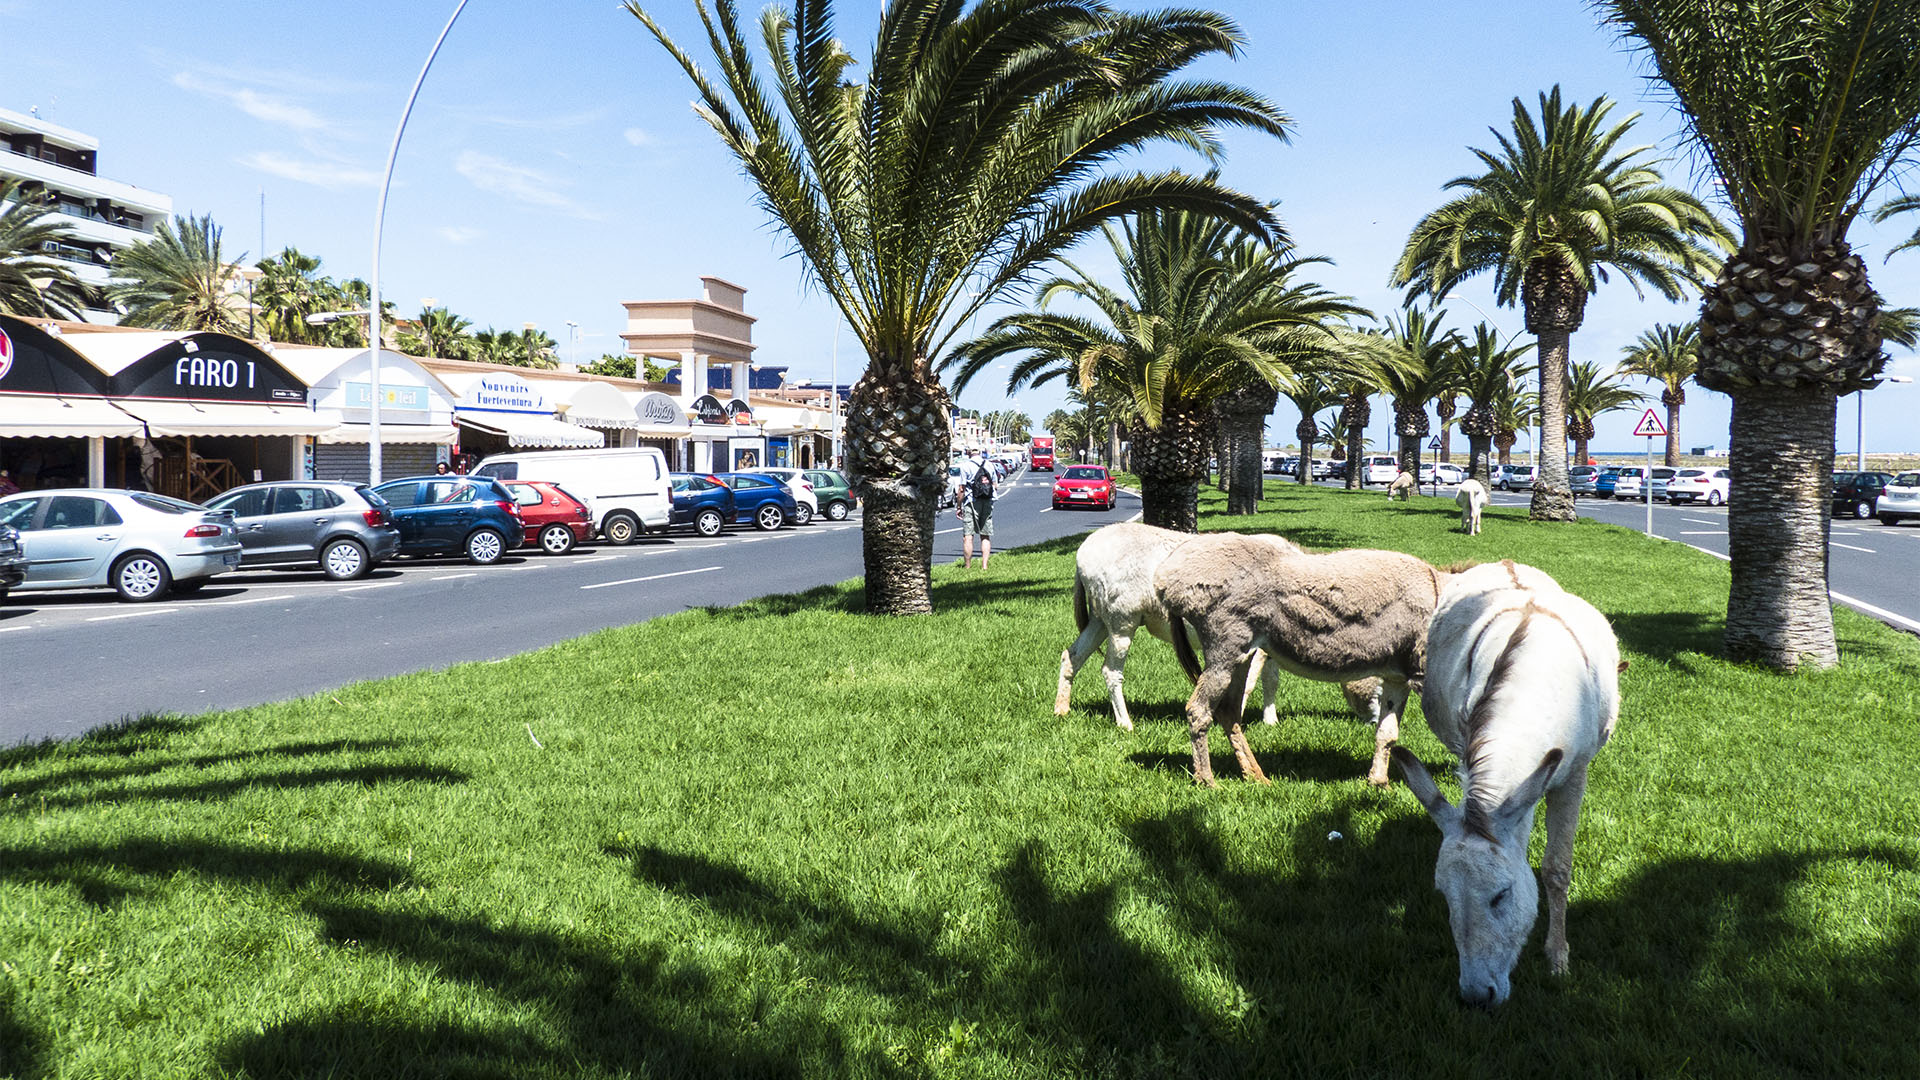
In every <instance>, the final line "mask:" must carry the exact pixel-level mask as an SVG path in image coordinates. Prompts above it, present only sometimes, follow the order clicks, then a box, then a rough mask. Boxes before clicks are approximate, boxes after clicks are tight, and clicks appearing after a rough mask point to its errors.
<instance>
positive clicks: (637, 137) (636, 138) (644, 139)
mask: <svg viewBox="0 0 1920 1080" xmlns="http://www.w3.org/2000/svg"><path fill="white" fill-rule="evenodd" d="M621 134H622V135H625V136H626V137H627V142H629V143H631V144H633V145H634V146H659V145H660V140H659V139H657V138H655V137H654V136H652V135H649V134H647V133H646V132H645V131H642V130H641V129H639V128H637V127H631V128H628V129H627V130H625V131H623V132H621Z"/></svg>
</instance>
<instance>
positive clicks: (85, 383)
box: [0, 315, 107, 397]
mask: <svg viewBox="0 0 1920 1080" xmlns="http://www.w3.org/2000/svg"><path fill="white" fill-rule="evenodd" d="M106 392H107V377H106V375H105V374H103V373H102V372H101V371H100V369H99V368H96V367H94V366H93V365H92V364H89V363H87V361H86V360H85V359H84V358H82V357H79V356H76V355H75V354H74V352H73V349H72V348H71V347H69V346H68V345H66V344H64V343H63V342H61V341H60V340H59V339H58V338H55V337H54V336H53V335H52V334H49V333H47V332H46V331H45V330H42V329H40V328H39V327H37V326H35V325H33V324H32V323H30V322H24V321H21V320H19V319H15V318H13V317H11V316H7V315H0V393H8V394H72V395H75V396H84V397H98V396H103V395H105V394H106Z"/></svg>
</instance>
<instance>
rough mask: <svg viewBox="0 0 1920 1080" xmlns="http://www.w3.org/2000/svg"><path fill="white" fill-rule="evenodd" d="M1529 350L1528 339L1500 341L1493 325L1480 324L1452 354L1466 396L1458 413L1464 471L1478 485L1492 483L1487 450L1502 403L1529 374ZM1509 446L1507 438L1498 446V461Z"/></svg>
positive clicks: (1510, 444) (1461, 390) (1503, 458)
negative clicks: (1464, 440)
mask: <svg viewBox="0 0 1920 1080" xmlns="http://www.w3.org/2000/svg"><path fill="white" fill-rule="evenodd" d="M1532 351H1533V345H1532V343H1530V342H1529V343H1523V344H1515V343H1514V342H1513V341H1511V340H1508V341H1506V342H1504V343H1503V342H1501V340H1500V335H1499V334H1498V333H1497V332H1495V330H1494V329H1493V327H1491V326H1488V325H1487V324H1486V323H1481V324H1479V325H1478V326H1475V327H1474V328H1473V340H1472V341H1471V342H1467V341H1462V342H1461V343H1460V346H1459V352H1458V354H1457V355H1456V356H1455V357H1454V360H1453V366H1454V369H1455V370H1456V371H1457V372H1458V373H1459V386H1460V392H1461V393H1462V394H1465V395H1466V398H1467V411H1466V412H1464V413H1462V414H1461V416H1460V431H1461V433H1462V434H1464V435H1465V436H1466V437H1467V472H1468V474H1469V475H1471V476H1472V477H1473V478H1474V479H1475V480H1478V481H1480V482H1481V483H1482V484H1486V485H1488V486H1491V485H1492V484H1493V467H1492V465H1491V464H1490V463H1489V460H1488V451H1489V450H1490V449H1491V447H1492V446H1493V443H1494V437H1495V436H1496V435H1497V434H1499V432H1500V430H1501V427H1500V416H1501V407H1502V403H1503V402H1505V401H1506V400H1508V399H1509V398H1510V397H1512V396H1513V395H1514V394H1516V393H1518V391H1519V387H1520V384H1521V382H1522V381H1523V380H1524V379H1525V378H1526V377H1527V376H1528V375H1531V374H1532V373H1533V370H1534V369H1533V367H1532V365H1530V364H1528V363H1527V362H1526V357H1527V354H1528V353H1530V352H1532ZM1512 447H1513V442H1512V440H1511V439H1509V440H1508V442H1507V444H1506V445H1505V446H1504V447H1502V448H1501V451H1500V462H1501V464H1505V463H1506V460H1507V452H1508V451H1509V450H1510V449H1512Z"/></svg>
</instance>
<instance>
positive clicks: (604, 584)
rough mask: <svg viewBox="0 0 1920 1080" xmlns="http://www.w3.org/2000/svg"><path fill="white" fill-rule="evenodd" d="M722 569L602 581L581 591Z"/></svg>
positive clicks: (716, 567) (714, 568)
mask: <svg viewBox="0 0 1920 1080" xmlns="http://www.w3.org/2000/svg"><path fill="white" fill-rule="evenodd" d="M720 569H724V568H723V567H719V566H703V567H701V568H700V569H698V570H676V571H674V572H673V573H671V574H654V575H652V576H651V577H637V578H627V579H626V580H624V581H603V582H601V583H600V584H598V585H582V586H580V587H581V588H582V589H611V588H613V587H614V586H615V585H638V584H640V583H641V582H643V581H659V580H660V579H661V578H670V577H686V576H687V575H688V574H709V573H712V572H713V571H715V570H720Z"/></svg>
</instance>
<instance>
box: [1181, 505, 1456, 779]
mask: <svg viewBox="0 0 1920 1080" xmlns="http://www.w3.org/2000/svg"><path fill="white" fill-rule="evenodd" d="M1446 577H1447V575H1446V573H1445V572H1444V571H1441V570H1436V569H1435V568H1433V567H1432V566H1429V565H1428V564H1426V563H1425V562H1422V561H1421V560H1419V559H1416V558H1414V557H1413V556H1411V555H1402V554H1400V553H1399V552H1395V551H1369V550H1364V549H1354V550H1349V551H1334V552H1329V553H1327V554H1323V555H1310V554H1307V553H1305V552H1299V551H1295V552H1286V551H1281V550H1277V549H1275V548H1272V547H1265V548H1262V547H1259V546H1256V545H1254V544H1252V543H1250V542H1245V541H1244V540H1243V542H1242V543H1240V544H1238V545H1230V544H1226V543H1222V544H1220V545H1216V546H1213V547H1208V548H1177V549H1175V550H1174V551H1173V552H1171V553H1170V554H1169V555H1168V556H1167V558H1166V559H1165V560H1164V561H1163V562H1162V563H1161V564H1160V569H1159V571H1158V572H1157V573H1156V574H1155V575H1154V584H1155V586H1156V587H1157V588H1158V589H1159V592H1160V599H1161V602H1162V603H1163V604H1164V605H1165V606H1166V612H1167V616H1168V621H1169V624H1170V628H1171V631H1172V640H1173V647H1174V650H1175V651H1176V652H1177V653H1178V654H1179V657H1180V663H1181V666H1183V667H1185V668H1186V670H1187V675H1188V676H1189V677H1191V678H1193V679H1194V680H1195V686H1194V690H1193V697H1192V698H1191V699H1189V700H1188V702H1187V728H1188V731H1189V733H1190V734H1191V736H1192V739H1193V778H1194V781H1195V782H1196V783H1201V784H1206V785H1208V786H1212V785H1213V782H1214V780H1213V764H1212V758H1211V755H1210V754H1209V752H1208V750H1207V732H1208V730H1209V729H1210V728H1211V727H1212V725H1213V724H1214V723H1216V722H1217V723H1220V724H1221V725H1223V726H1224V727H1226V729H1227V741H1228V742H1229V743H1231V744H1232V746H1233V752H1234V756H1235V757H1236V758H1237V759H1238V761H1239V763H1240V772H1241V775H1243V776H1245V777H1246V778H1247V779H1249V780H1253V781H1257V782H1259V783H1265V782H1266V780H1267V777H1266V774H1265V773H1264V772H1262V771H1261V769H1260V763H1259V762H1258V761H1256V760H1255V759H1254V756H1253V752H1252V750H1251V749H1249V748H1248V746H1247V741H1246V736H1245V734H1244V733H1243V732H1242V730H1241V726H1240V719H1239V716H1238V715H1237V713H1235V712H1234V711H1233V710H1232V708H1231V706H1230V704H1229V703H1230V702H1231V703H1237V702H1239V701H1240V700H1241V694H1242V693H1244V687H1245V685H1246V680H1247V678H1248V675H1249V674H1250V667H1251V665H1250V659H1251V657H1252V655H1253V652H1254V651H1255V650H1264V651H1265V652H1266V654H1267V656H1268V658H1269V660H1270V661H1272V662H1274V663H1277V664H1278V666H1279V668H1280V669H1282V670H1285V671H1290V672H1292V673H1294V674H1295V675H1299V676H1301V677H1303V678H1307V679H1315V680H1318V681H1321V682H1337V683H1348V684H1352V683H1354V682H1356V681H1357V680H1366V679H1378V680H1379V684H1380V685H1379V690H1378V695H1377V697H1375V698H1374V702H1375V704H1376V705H1377V708H1378V726H1377V728H1376V729H1375V732H1374V754H1373V765H1372V767H1371V768H1370V769H1369V770H1368V772H1367V781H1368V783H1371V784H1373V785H1375V786H1376V787H1384V786H1386V783H1387V751H1388V748H1389V747H1391V746H1392V745H1393V743H1394V740H1395V739H1397V738H1399V736H1400V716H1401V713H1402V712H1403V711H1405V709H1406V705H1407V696H1408V694H1409V693H1410V688H1411V686H1412V685H1414V684H1417V683H1418V681H1419V679H1420V677H1421V673H1422V672H1423V671H1424V670H1425V664H1426V646H1427V621H1428V619H1429V618H1431V617H1432V615H1433V609H1434V605H1435V604H1436V603H1438V602H1439V598H1440V589H1441V586H1442V584H1443V583H1444V581H1445V580H1446ZM1189 628H1191V631H1192V632H1193V633H1194V634H1195V635H1197V637H1198V638H1199V642H1200V651H1201V652H1202V653H1203V654H1204V655H1205V657H1206V664H1207V666H1206V671H1205V672H1204V673H1203V672H1202V671H1201V670H1200V662H1199V658H1198V657H1197V656H1196V655H1195V650H1194V647H1193V644H1192V642H1191V641H1189V639H1188V636H1187V635H1188V631H1189ZM1268 678H1269V679H1272V680H1276V681H1277V679H1278V675H1277V674H1272V675H1269V676H1268ZM1269 700H1271V698H1269ZM1348 700H1349V703H1351V704H1355V705H1356V706H1357V705H1358V703H1357V702H1354V700H1353V698H1352V696H1351V694H1350V696H1349V699H1348Z"/></svg>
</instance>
